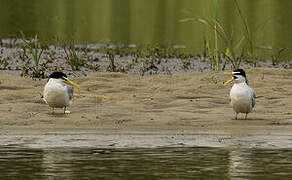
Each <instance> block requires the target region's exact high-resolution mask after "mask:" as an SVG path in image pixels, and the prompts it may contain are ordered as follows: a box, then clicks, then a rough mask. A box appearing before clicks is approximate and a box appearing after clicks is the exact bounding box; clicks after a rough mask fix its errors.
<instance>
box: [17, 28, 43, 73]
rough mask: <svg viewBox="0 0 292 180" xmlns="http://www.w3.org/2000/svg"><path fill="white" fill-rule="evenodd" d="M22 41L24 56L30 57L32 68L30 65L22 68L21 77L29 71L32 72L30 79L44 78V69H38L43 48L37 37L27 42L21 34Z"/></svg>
mask: <svg viewBox="0 0 292 180" xmlns="http://www.w3.org/2000/svg"><path fill="white" fill-rule="evenodd" d="M21 35H22V41H23V42H24V45H23V46H22V49H23V53H24V56H27V57H29V56H31V57H32V59H33V66H31V65H30V63H28V64H26V65H25V66H24V70H23V72H24V73H23V75H28V74H29V73H30V71H31V72H32V75H31V76H32V77H34V78H45V73H44V68H40V59H41V56H42V54H43V52H44V49H45V47H44V46H42V45H41V43H40V42H39V39H38V37H37V35H35V37H34V39H30V40H27V39H26V38H25V36H24V34H23V32H21Z"/></svg>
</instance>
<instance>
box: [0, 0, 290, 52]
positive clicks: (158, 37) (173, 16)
mask: <svg viewBox="0 0 292 180" xmlns="http://www.w3.org/2000/svg"><path fill="white" fill-rule="evenodd" d="M238 2H239V4H240V7H241V8H242V10H243V13H244V15H245V17H246V18H247V21H248V23H249V26H250V28H251V31H252V32H253V35H252V38H253V40H254V41H255V43H256V45H257V46H271V47H273V48H274V49H275V50H277V49H278V48H281V47H285V48H291V46H292V44H291V42H292V35H291V25H292V23H291V21H290V17H291V15H292V11H290V9H291V8H292V1H290V0H281V1H278V0H257V1H254V0H238ZM184 10H186V11H189V12H190V13H191V14H192V15H193V16H195V17H203V18H211V17H212V16H213V12H214V7H213V6H212V0H195V1H194V0H179V1H178V0H139V1H137V0H83V1H80V0H41V1H39V0H26V1H21V0H1V6H0V24H1V28H0V38H7V37H12V36H16V35H19V31H20V30H22V31H23V32H24V33H25V34H27V35H30V36H34V35H35V34H38V35H39V37H41V38H43V39H52V38H53V37H59V38H61V39H75V40H78V41H79V42H80V43H96V42H98V43H103V42H111V43H115V44H117V43H123V44H130V43H134V44H155V43H160V44H165V45H176V44H179V45H186V46H187V49H188V50H189V51H192V52H197V53H199V52H202V49H203V39H204V38H205V37H209V38H210V40H212V30H211V29H210V28H207V27H206V26H204V25H202V24H200V23H192V22H189V23H181V22H179V20H180V19H183V18H185V14H184V13H182V11H184ZM219 19H221V21H222V24H223V25H224V27H226V29H227V31H228V33H230V34H231V33H233V34H234V37H235V38H234V39H235V41H238V40H239V39H240V38H241V37H242V35H243V25H242V21H241V20H240V17H239V15H238V13H237V12H236V10H235V7H234V3H233V0H220V3H219ZM211 45H212V44H211ZM264 52H265V51H263V52H262V53H264Z"/></svg>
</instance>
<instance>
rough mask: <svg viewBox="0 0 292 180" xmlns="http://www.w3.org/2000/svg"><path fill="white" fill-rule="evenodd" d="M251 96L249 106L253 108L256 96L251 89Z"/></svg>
mask: <svg viewBox="0 0 292 180" xmlns="http://www.w3.org/2000/svg"><path fill="white" fill-rule="evenodd" d="M251 92H252V96H251V105H252V107H254V106H255V103H256V102H255V99H256V94H255V92H254V90H253V89H252V91H251Z"/></svg>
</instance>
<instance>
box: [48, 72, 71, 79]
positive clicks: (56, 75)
mask: <svg viewBox="0 0 292 180" xmlns="http://www.w3.org/2000/svg"><path fill="white" fill-rule="evenodd" d="M64 77H65V78H67V75H66V74H64V73H63V72H53V73H52V74H50V76H49V79H50V78H54V79H63V78H64Z"/></svg>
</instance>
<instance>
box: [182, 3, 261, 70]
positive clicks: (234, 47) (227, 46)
mask: <svg viewBox="0 0 292 180" xmlns="http://www.w3.org/2000/svg"><path fill="white" fill-rule="evenodd" d="M212 2H213V7H214V8H213V9H214V17H211V18H196V17H192V16H191V17H187V18H185V19H182V20H180V22H189V21H194V22H199V23H202V24H204V25H206V26H207V27H208V28H210V29H211V30H212V31H213V32H214V46H213V47H214V49H213V50H210V42H209V39H212V38H211V37H207V38H206V39H205V40H204V49H205V50H204V55H205V56H206V57H207V58H208V59H209V60H210V64H211V67H212V68H213V69H214V70H216V71H219V70H220V68H221V69H222V70H223V69H224V68H225V65H226V63H227V62H230V63H232V66H233V68H239V67H240V63H241V61H242V59H244V58H245V59H249V61H253V62H255V60H256V58H257V55H256V54H255V44H254V41H255V40H254V38H253V33H252V32H251V31H250V28H249V25H248V22H247V20H246V18H245V16H244V14H243V13H242V10H241V8H240V6H239V4H238V2H237V0H233V4H234V8H235V9H236V11H237V13H238V15H239V17H240V19H241V22H242V26H243V29H244V31H243V33H242V34H241V38H240V39H237V40H236V39H235V38H234V33H233V32H231V33H230V32H228V31H227V29H226V28H225V27H224V25H223V24H222V23H221V21H220V19H219V15H218V14H219V3H218V0H212ZM185 13H186V12H185ZM186 14H187V15H190V13H189V12H187V13H186ZM237 33H238V32H237ZM219 40H220V41H221V42H222V44H223V48H222V49H223V51H222V52H220V51H219V47H218V41H219ZM220 57H223V60H224V63H223V66H222V67H220Z"/></svg>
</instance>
